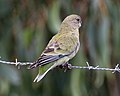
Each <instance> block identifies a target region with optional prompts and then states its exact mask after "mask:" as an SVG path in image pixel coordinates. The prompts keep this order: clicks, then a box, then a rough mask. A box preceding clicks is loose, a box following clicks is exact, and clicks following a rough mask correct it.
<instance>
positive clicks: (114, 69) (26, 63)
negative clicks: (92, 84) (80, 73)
mask: <svg viewBox="0 0 120 96" xmlns="http://www.w3.org/2000/svg"><path fill="white" fill-rule="evenodd" d="M0 58H1V57H0ZM0 63H3V64H9V65H15V66H17V67H18V69H20V66H24V65H30V64H33V63H32V62H18V60H17V58H16V59H15V62H9V61H4V60H0ZM86 64H87V66H73V65H71V66H70V69H89V70H102V71H112V73H115V72H120V67H119V64H117V65H116V66H115V68H104V67H99V65H98V66H95V67H94V66H90V64H89V63H88V62H86Z"/></svg>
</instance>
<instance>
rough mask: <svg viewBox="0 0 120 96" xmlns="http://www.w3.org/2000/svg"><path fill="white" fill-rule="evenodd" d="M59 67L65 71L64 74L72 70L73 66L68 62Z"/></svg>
mask: <svg viewBox="0 0 120 96" xmlns="http://www.w3.org/2000/svg"><path fill="white" fill-rule="evenodd" d="M59 67H60V68H61V69H65V70H64V72H66V71H67V70H70V69H72V65H71V64H69V63H68V62H66V63H64V64H62V65H59Z"/></svg>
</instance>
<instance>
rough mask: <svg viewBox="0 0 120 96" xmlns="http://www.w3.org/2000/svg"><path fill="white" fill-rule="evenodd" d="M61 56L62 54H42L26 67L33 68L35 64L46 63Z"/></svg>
mask: <svg viewBox="0 0 120 96" xmlns="http://www.w3.org/2000/svg"><path fill="white" fill-rule="evenodd" d="M62 57H64V55H54V56H53V55H42V56H41V57H39V59H38V60H37V61H35V62H33V64H32V65H30V66H29V68H28V69H33V68H35V67H37V66H43V65H46V64H47V63H51V62H53V61H56V60H58V59H60V58H62Z"/></svg>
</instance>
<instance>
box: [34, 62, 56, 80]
mask: <svg viewBox="0 0 120 96" xmlns="http://www.w3.org/2000/svg"><path fill="white" fill-rule="evenodd" d="M55 67H56V64H54V65H52V66H51V67H49V68H48V69H47V70H46V71H45V72H44V73H42V74H41V73H40V72H39V74H38V75H37V76H36V78H35V79H34V81H33V82H39V81H40V80H41V79H43V78H44V77H45V75H46V74H47V73H48V72H49V71H50V70H51V69H53V68H55Z"/></svg>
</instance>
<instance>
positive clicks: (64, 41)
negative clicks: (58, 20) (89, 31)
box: [29, 15, 81, 82]
mask: <svg viewBox="0 0 120 96" xmlns="http://www.w3.org/2000/svg"><path fill="white" fill-rule="evenodd" d="M79 27H81V18H80V16H78V15H70V16H67V17H66V18H65V19H64V20H63V22H62V24H61V26H60V31H59V32H58V33H57V34H56V35H55V36H53V38H52V39H51V40H50V42H49V43H48V45H47V47H46V48H45V50H44V51H43V52H42V54H41V56H40V57H39V58H38V60H36V61H35V62H34V63H33V64H32V65H30V66H29V69H32V68H35V67H38V66H40V67H41V66H44V65H46V64H48V63H51V62H54V64H53V65H52V66H51V67H50V68H48V69H47V70H46V71H45V72H44V73H43V74H41V73H39V74H38V75H37V77H36V78H35V80H34V82H35V81H37V82H39V81H40V80H41V79H42V78H43V77H44V76H45V75H46V73H47V72H49V71H50V70H51V69H53V68H55V67H56V66H59V65H62V64H64V63H66V62H68V61H69V60H70V59H71V58H73V57H74V56H75V54H76V53H77V52H78V50H79V46H80V42H79Z"/></svg>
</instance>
